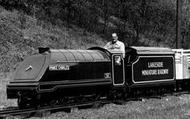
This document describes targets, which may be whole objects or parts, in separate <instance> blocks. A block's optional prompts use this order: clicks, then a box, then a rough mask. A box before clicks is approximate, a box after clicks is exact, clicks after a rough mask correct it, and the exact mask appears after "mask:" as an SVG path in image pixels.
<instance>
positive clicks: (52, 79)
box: [7, 47, 189, 108]
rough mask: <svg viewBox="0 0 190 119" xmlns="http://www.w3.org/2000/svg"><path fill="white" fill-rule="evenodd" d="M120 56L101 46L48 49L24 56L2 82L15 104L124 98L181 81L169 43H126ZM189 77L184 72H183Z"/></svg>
mask: <svg viewBox="0 0 190 119" xmlns="http://www.w3.org/2000/svg"><path fill="white" fill-rule="evenodd" d="M125 51H126V52H125V57H123V54H122V53H121V52H118V51H109V50H106V49H103V48H101V47H92V48H89V49H87V50H52V49H49V48H39V53H38V54H36V55H33V56H30V57H28V58H26V59H25V60H24V61H23V62H22V63H21V64H20V66H19V67H18V68H17V69H16V72H15V76H14V79H13V80H12V81H10V82H9V84H8V85H7V98H9V99H18V105H19V107H21V108H25V107H27V106H28V105H29V106H31V105H32V106H33V105H41V104H42V103H45V102H47V103H50V104H57V103H73V102H77V101H78V102H81V101H89V100H91V101H94V100H99V99H101V98H107V99H115V98H127V97H128V96H129V95H132V94H134V93H137V91H144V92H147V91H150V89H151V90H152V89H153V90H154V89H156V90H157V91H158V92H159V91H161V90H163V89H167V90H171V91H172V90H174V89H176V88H179V87H182V86H183V85H184V84H187V85H188V84H189V83H186V82H188V80H184V79H180V80H179V81H178V79H176V68H175V67H176V61H175V52H174V51H172V49H169V48H154V47H126V49H125ZM188 78H189V77H188Z"/></svg>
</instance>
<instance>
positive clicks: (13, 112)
mask: <svg viewBox="0 0 190 119" xmlns="http://www.w3.org/2000/svg"><path fill="white" fill-rule="evenodd" d="M96 103H101V104H106V103H110V102H109V101H95V102H86V103H83V104H71V105H55V106H44V107H40V108H29V109H19V108H18V107H14V108H11V109H5V110H1V111H0V118H2V117H9V116H15V115H24V114H26V115H28V116H29V117H30V116H32V115H34V114H35V113H37V112H45V111H52V112H57V111H62V110H64V109H72V108H75V107H79V108H80V107H85V106H91V105H94V104H96Z"/></svg>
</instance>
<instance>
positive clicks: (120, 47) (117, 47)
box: [104, 41, 125, 57]
mask: <svg viewBox="0 0 190 119" xmlns="http://www.w3.org/2000/svg"><path fill="white" fill-rule="evenodd" d="M104 48H105V49H108V50H114V51H121V52H122V53H123V57H125V45H124V43H123V42H121V41H116V42H115V43H112V41H110V42H108V43H107V44H106V45H105V46H104Z"/></svg>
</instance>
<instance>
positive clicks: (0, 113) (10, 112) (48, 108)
mask: <svg viewBox="0 0 190 119" xmlns="http://www.w3.org/2000/svg"><path fill="white" fill-rule="evenodd" d="M183 94H190V92H189V91H182V92H174V93H171V94H169V93H168V94H164V95H156V96H142V97H138V98H128V99H127V100H115V101H108V100H101V101H95V102H86V103H83V104H70V105H55V106H44V107H40V108H29V109H19V108H18V107H12V108H9V109H4V110H1V111H0V118H1V117H9V116H15V115H24V114H26V115H28V116H29V117H31V116H32V115H34V114H35V113H36V112H45V111H51V112H57V111H63V110H64V109H72V108H75V107H85V106H92V105H100V104H108V103H115V104H119V105H122V104H125V103H126V102H127V101H131V100H140V101H141V100H142V99H143V98H158V99H161V98H162V97H164V96H179V95H183Z"/></svg>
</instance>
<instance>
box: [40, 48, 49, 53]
mask: <svg viewBox="0 0 190 119" xmlns="http://www.w3.org/2000/svg"><path fill="white" fill-rule="evenodd" d="M38 52H39V53H40V54H42V53H45V52H50V48H49V47H39V48H38Z"/></svg>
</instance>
